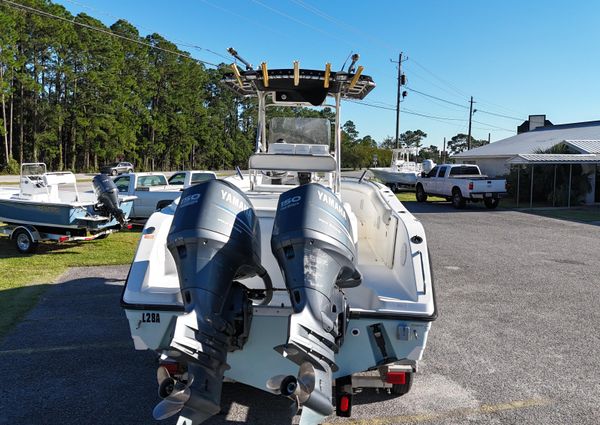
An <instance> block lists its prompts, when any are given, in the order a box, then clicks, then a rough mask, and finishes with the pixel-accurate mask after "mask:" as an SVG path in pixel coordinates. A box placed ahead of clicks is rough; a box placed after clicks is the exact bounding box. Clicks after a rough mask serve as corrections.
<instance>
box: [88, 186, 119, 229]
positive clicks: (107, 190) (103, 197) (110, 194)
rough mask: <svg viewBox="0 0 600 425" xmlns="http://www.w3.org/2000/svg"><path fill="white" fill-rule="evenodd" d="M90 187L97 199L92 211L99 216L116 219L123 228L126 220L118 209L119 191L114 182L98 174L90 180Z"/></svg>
mask: <svg viewBox="0 0 600 425" xmlns="http://www.w3.org/2000/svg"><path fill="white" fill-rule="evenodd" d="M92 185H93V186H94V193H95V194H96V198H97V199H98V203H97V204H96V205H95V206H94V209H95V210H96V211H98V212H100V213H101V214H104V215H107V216H109V217H114V218H116V219H117V221H118V222H119V223H120V224H121V226H124V225H125V223H126V222H127V220H126V219H125V214H124V213H123V211H121V209H120V208H119V189H118V188H117V186H116V185H115V182H113V181H112V179H111V178H110V177H108V176H107V175H105V174H98V175H97V176H95V177H94V178H93V179H92Z"/></svg>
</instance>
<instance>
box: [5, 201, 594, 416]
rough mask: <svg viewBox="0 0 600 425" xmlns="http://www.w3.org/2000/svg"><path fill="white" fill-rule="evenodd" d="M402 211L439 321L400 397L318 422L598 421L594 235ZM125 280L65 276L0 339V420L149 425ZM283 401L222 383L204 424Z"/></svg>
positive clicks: (150, 386) (122, 271) (263, 412)
mask: <svg viewBox="0 0 600 425" xmlns="http://www.w3.org/2000/svg"><path fill="white" fill-rule="evenodd" d="M406 205H407V207H408V208H409V209H410V210H411V211H413V213H414V214H415V215H416V216H417V217H418V218H419V219H420V220H421V221H422V222H423V225H424V226H425V229H426V232H427V238H428V244H429V247H430V250H431V255H432V260H433V269H434V273H435V278H436V279H435V282H436V294H437V301H438V307H439V312H440V316H439V319H438V320H437V321H436V322H434V323H433V326H432V331H431V333H430V339H429V341H428V346H427V349H426V351H425V354H424V359H423V361H422V363H421V365H420V367H421V370H420V373H419V374H418V375H417V377H416V380H415V383H414V385H413V388H412V391H411V392H410V393H409V394H407V395H405V396H403V397H400V398H391V397H390V396H388V395H386V394H381V393H376V392H374V391H365V392H363V393H361V394H359V395H357V396H356V397H355V405H354V407H353V417H352V418H350V419H342V418H335V417H332V418H328V419H327V421H326V423H340V424H365V425H366V424H376V425H387V424H390V425H391V424H444V425H450V424H532V425H533V424H590V425H591V424H598V423H599V422H600V415H599V414H598V408H599V407H600V377H599V376H598V370H600V356H599V355H598V353H599V352H600V336H599V334H598V332H597V328H598V323H600V312H599V310H598V308H597V306H598V305H600V261H599V258H600V256H599V254H598V253H599V252H600V226H593V225H588V224H581V223H573V222H566V221H560V220H555V219H550V218H544V217H539V216H536V215H531V214H527V213H524V212H514V211H501V210H497V211H488V210H485V209H483V208H481V207H478V206H476V205H469V206H468V207H467V209H465V210H462V211H458V210H454V209H452V208H451V207H450V206H449V204H447V203H434V204H429V203H428V204H416V203H407V204H406ZM126 274H127V267H94V268H76V269H72V270H70V271H69V272H67V273H66V274H65V275H64V276H62V278H61V279H60V281H59V282H58V283H57V284H54V285H50V286H49V288H48V291H47V292H46V293H45V295H44V296H43V297H42V299H41V300H40V303H39V304H38V306H37V307H35V308H34V309H33V310H32V311H31V313H30V314H29V315H28V316H27V317H26V318H25V320H23V322H22V323H20V324H19V325H18V326H17V327H16V328H15V329H14V330H13V331H12V332H11V333H9V334H8V335H7V336H6V338H5V339H4V340H3V341H0V374H1V375H0V376H2V377H3V379H2V385H1V386H0V424H11V425H14V424H48V425H58V424H61V425H66V424H82V423H84V424H116V423H119V424H153V423H158V422H155V421H154V420H153V419H152V416H151V411H152V407H153V406H154V404H155V403H156V402H158V396H157V394H156V384H155V378H154V372H155V366H156V363H155V358H154V356H153V355H152V353H149V352H136V351H134V350H133V346H132V343H131V340H130V337H129V331H128V325H127V321H126V319H125V315H124V313H123V312H122V311H121V309H120V307H119V297H120V293H121V290H122V285H123V279H124V278H125V276H126ZM249 367H254V365H249ZM289 404H290V403H289V402H288V400H287V399H283V398H281V397H276V396H273V395H270V394H267V393H265V392H262V391H259V390H256V389H253V388H250V387H247V386H243V385H240V384H227V383H226V384H225V385H224V390H223V403H222V405H223V413H222V414H221V415H218V416H216V417H214V418H213V419H211V420H209V421H208V422H206V423H207V424H209V425H217V424H240V423H247V424H273V425H275V424H277V425H280V424H291V423H296V422H297V417H296V418H294V419H293V420H292V419H290V417H289V415H288V413H287V412H288V406H289ZM161 423H164V424H168V425H171V424H174V423H175V421H174V420H167V421H163V422H161Z"/></svg>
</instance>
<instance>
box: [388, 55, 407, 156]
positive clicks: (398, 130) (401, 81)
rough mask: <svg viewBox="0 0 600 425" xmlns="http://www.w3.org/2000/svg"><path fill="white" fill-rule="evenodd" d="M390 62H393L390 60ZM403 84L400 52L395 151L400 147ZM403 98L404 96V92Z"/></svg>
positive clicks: (404, 80) (403, 77) (404, 79)
mask: <svg viewBox="0 0 600 425" xmlns="http://www.w3.org/2000/svg"><path fill="white" fill-rule="evenodd" d="M405 60H406V59H405ZM390 61H391V62H394V61H393V60H391V59H390ZM405 84H406V77H405V76H404V75H403V74H402V52H400V54H399V55H398V93H397V94H396V149H398V148H399V147H400V146H399V145H400V99H401V98H402V97H403V95H402V86H403V85H405ZM404 96H406V92H405V93H404Z"/></svg>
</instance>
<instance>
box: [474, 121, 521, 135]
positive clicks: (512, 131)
mask: <svg viewBox="0 0 600 425" xmlns="http://www.w3.org/2000/svg"><path fill="white" fill-rule="evenodd" d="M473 122H476V123H477V124H483V125H487V126H489V127H491V128H495V129H497V130H504V131H510V132H511V133H514V132H515V130H511V129H509V128H504V127H498V126H497V125H493V124H488V123H487V122H481V121H475V120H473Z"/></svg>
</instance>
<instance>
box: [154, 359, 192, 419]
mask: <svg viewBox="0 0 600 425" xmlns="http://www.w3.org/2000/svg"><path fill="white" fill-rule="evenodd" d="M156 380H157V381H158V395H159V396H160V397H161V398H162V399H163V400H162V401H161V402H160V403H158V404H157V405H156V407H155V408H154V410H153V411H152V416H153V417H154V419H156V420H158V421H160V420H162V419H167V418H169V417H171V416H173V415H175V414H177V413H179V412H180V411H181V409H183V406H184V405H185V403H187V401H188V400H189V399H190V396H191V395H192V391H191V390H190V386H191V385H192V382H194V376H193V375H192V374H188V373H187V372H186V373H184V374H183V375H182V376H181V379H175V378H173V377H172V376H171V375H170V374H169V372H168V371H167V369H166V368H165V367H163V366H161V367H159V368H158V370H157V371H156Z"/></svg>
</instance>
